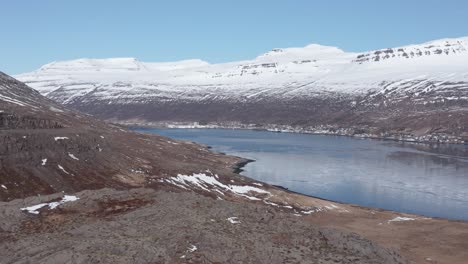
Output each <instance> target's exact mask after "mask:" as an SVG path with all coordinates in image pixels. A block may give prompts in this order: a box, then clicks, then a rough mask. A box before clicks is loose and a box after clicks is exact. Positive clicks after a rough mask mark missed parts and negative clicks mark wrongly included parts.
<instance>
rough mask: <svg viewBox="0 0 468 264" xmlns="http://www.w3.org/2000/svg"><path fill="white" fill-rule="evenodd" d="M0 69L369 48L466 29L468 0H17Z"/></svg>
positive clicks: (1, 16)
mask: <svg viewBox="0 0 468 264" xmlns="http://www.w3.org/2000/svg"><path fill="white" fill-rule="evenodd" d="M0 24H1V33H0V34H1V35H0V71H4V72H6V73H9V74H17V73H22V72H27V71H31V70H34V69H36V68H38V67H39V66H41V65H43V64H46V63H48V62H51V61H59V60H69V59H77V58H108V57H135V58H137V59H139V60H142V61H173V60H181V59H192V58H199V59H203V60H206V61H208V62H211V63H217V62H226V61H234V60H241V59H250V58H254V57H255V56H257V55H259V54H261V53H264V52H266V51H268V50H270V49H272V48H280V47H292V46H305V45H307V44H310V43H318V44H322V45H331V46H337V47H339V48H341V49H343V50H345V51H365V50H371V49H379V48H387V47H396V46H401V45H406V44H413V43H420V42H425V41H429V40H434V39H439V38H445V37H461V36H468V1H466V0H387V1H380V0H341V1H340V0H320V1H319V0H317V1H314V0H185V1H183V0H166V1H162V0H153V1H151V0H148V1H144V0H127V1H123V0H76V1H73V0H40V1H39V0H29V1H28V0H10V1H7V0H5V1H2V2H1V3H0Z"/></svg>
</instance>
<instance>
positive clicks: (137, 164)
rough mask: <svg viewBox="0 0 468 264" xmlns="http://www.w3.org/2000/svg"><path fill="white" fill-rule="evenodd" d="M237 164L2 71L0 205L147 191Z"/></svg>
mask: <svg viewBox="0 0 468 264" xmlns="http://www.w3.org/2000/svg"><path fill="white" fill-rule="evenodd" d="M237 161H238V159H236V158H233V157H227V156H222V155H217V154H212V153H210V152H208V151H207V150H206V149H205V148H203V147H200V146H198V145H195V144H192V143H189V142H175V141H173V140H170V139H167V138H164V137H159V136H151V135H142V134H136V133H132V132H129V131H127V130H124V129H122V128H120V127H116V126H110V125H107V124H104V123H103V122H100V121H98V120H96V119H93V118H91V117H89V116H87V115H85V114H81V113H77V112H74V111H70V110H68V109H66V108H64V107H63V106H61V105H59V104H57V103H55V102H53V101H52V100H49V99H47V98H45V97H43V96H42V95H40V94H39V93H38V92H37V91H35V90H33V89H31V88H30V87H28V86H26V85H24V84H23V83H21V82H19V81H17V80H15V79H13V78H11V77H9V76H7V75H4V74H3V73H0V184H1V188H0V200H12V199H15V198H21V197H27V196H31V195H37V194H51V193H57V192H62V191H64V192H75V191H79V190H84V189H100V188H103V187H114V188H124V187H135V186H147V185H150V184H152V182H154V181H156V180H157V179H160V178H163V177H168V176H173V175H177V174H178V173H194V172H200V171H204V170H206V169H211V170H212V171H220V172H221V171H225V172H230V171H231V170H232V169H231V168H230V167H231V166H232V165H233V164H235V163H236V162H237Z"/></svg>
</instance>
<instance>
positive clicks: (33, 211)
mask: <svg viewBox="0 0 468 264" xmlns="http://www.w3.org/2000/svg"><path fill="white" fill-rule="evenodd" d="M79 199H80V198H78V197H76V196H73V195H65V196H63V198H62V200H60V201H58V202H50V203H41V204H37V205H33V206H29V207H24V208H20V210H21V211H27V212H28V213H30V214H36V215H37V214H39V211H38V210H39V209H41V208H43V207H46V206H48V207H49V209H50V210H52V209H55V208H57V207H58V206H60V205H62V204H64V203H67V202H74V201H77V200H79Z"/></svg>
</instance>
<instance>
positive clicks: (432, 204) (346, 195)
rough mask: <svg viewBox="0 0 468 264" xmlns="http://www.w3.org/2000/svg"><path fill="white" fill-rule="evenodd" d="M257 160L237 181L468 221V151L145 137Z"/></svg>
mask: <svg viewBox="0 0 468 264" xmlns="http://www.w3.org/2000/svg"><path fill="white" fill-rule="evenodd" d="M143 131H145V132H155V133H160V134H163V135H166V136H170V137H174V138H180V139H186V140H192V141H196V142H200V143H203V144H207V145H210V146H213V148H214V149H215V150H216V151H221V152H225V153H229V154H233V155H238V156H242V157H246V158H251V159H254V160H256V162H254V163H249V164H248V165H247V166H246V167H245V169H244V172H243V173H242V174H244V175H246V176H249V177H252V178H255V179H258V180H261V181H265V182H268V183H270V184H275V185H281V186H284V187H286V188H289V189H290V190H294V191H296V192H300V193H304V194H308V195H313V196H318V197H321V198H325V199H330V200H335V201H341V202H347V203H354V204H359V205H363V206H371V207H379V208H385V209H389V210H396V211H402V212H409V213H416V214H422V215H428V216H437V217H445V218H452V219H465V220H468V158H467V157H468V151H467V150H468V148H467V147H466V146H450V145H445V146H444V145H439V146H437V145H432V146H431V145H424V144H414V143H398V142H391V141H380V140H362V139H354V138H348V137H335V136H313V135H301V134H286V133H284V134H283V133H270V132H261V131H240V130H222V129H216V130H203V129H170V130H154V129H153V130H147V129H145V130H143Z"/></svg>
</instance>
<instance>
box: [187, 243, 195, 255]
mask: <svg viewBox="0 0 468 264" xmlns="http://www.w3.org/2000/svg"><path fill="white" fill-rule="evenodd" d="M196 250H197V246H195V245H190V247H188V248H187V252H190V253H192V252H195V251H196Z"/></svg>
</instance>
